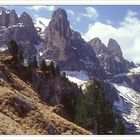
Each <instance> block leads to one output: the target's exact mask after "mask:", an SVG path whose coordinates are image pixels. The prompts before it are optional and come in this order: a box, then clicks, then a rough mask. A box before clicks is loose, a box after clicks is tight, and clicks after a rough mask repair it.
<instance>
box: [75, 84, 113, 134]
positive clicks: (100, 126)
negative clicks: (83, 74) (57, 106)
mask: <svg viewBox="0 0 140 140" xmlns="http://www.w3.org/2000/svg"><path fill="white" fill-rule="evenodd" d="M110 110H112V108H110V107H109V106H108V103H107V102H106V100H105V95H104V91H103V87H102V85H101V83H100V82H99V81H93V83H92V84H91V85H90V86H89V87H88V88H87V91H86V92H85V94H83V95H81V97H80V98H79V100H78V101H77V105H76V111H75V113H76V115H75V122H76V123H77V124H78V125H80V126H82V127H85V128H87V129H93V127H94V126H95V124H96V125H97V133H98V134H106V133H107V132H108V130H112V128H113V113H112V112H111V111H110Z"/></svg>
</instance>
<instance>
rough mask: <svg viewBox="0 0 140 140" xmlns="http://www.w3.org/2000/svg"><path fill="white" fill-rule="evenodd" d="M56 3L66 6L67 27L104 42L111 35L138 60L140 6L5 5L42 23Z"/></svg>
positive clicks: (139, 50)
mask: <svg viewBox="0 0 140 140" xmlns="http://www.w3.org/2000/svg"><path fill="white" fill-rule="evenodd" d="M58 7H61V8H64V9H65V10H66V12H67V14H68V19H69V21H70V24H71V27H72V28H73V29H74V30H77V31H79V32H80V33H81V34H82V36H83V38H84V39H85V40H86V41H88V40H90V39H92V38H94V37H99V38H100V39H101V40H102V42H103V43H104V44H105V45H107V43H108V40H109V38H114V39H115V40H117V41H118V43H119V44H120V46H121V48H122V50H123V54H124V57H125V58H126V59H129V60H130V61H131V60H132V61H134V62H138V63H140V55H139V54H140V6H6V8H7V9H15V10H16V12H17V13H18V14H19V15H20V14H21V13H22V12H24V11H25V12H27V13H29V14H30V15H31V16H32V18H33V19H36V20H42V21H43V22H44V23H45V24H46V26H47V25H48V23H49V21H50V19H51V15H52V12H53V11H54V10H55V9H56V8H58Z"/></svg>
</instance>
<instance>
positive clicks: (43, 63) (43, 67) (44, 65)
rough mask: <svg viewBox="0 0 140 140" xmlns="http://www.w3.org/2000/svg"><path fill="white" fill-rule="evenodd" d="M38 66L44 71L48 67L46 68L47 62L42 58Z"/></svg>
mask: <svg viewBox="0 0 140 140" xmlns="http://www.w3.org/2000/svg"><path fill="white" fill-rule="evenodd" d="M39 68H40V70H41V71H42V72H45V71H47V70H49V68H48V66H47V64H46V61H45V59H42V60H41V62H40V66H39Z"/></svg>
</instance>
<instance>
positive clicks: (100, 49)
mask: <svg viewBox="0 0 140 140" xmlns="http://www.w3.org/2000/svg"><path fill="white" fill-rule="evenodd" d="M89 44H90V45H91V46H92V48H93V50H94V51H95V53H96V54H97V55H100V54H103V53H107V48H106V46H105V45H104V44H103V43H102V41H101V40H100V39H99V38H98V37H96V38H94V39H92V40H90V41H89Z"/></svg>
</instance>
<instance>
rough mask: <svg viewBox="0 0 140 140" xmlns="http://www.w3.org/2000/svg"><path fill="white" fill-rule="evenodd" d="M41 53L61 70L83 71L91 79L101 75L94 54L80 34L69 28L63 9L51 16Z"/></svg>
mask: <svg viewBox="0 0 140 140" xmlns="http://www.w3.org/2000/svg"><path fill="white" fill-rule="evenodd" d="M42 53H43V57H44V58H45V59H52V60H54V61H56V62H57V63H58V64H59V65H60V68H61V70H70V71H79V70H85V71H88V73H89V75H92V76H93V77H97V75H100V73H101V72H100V71H101V68H100V66H99V62H98V60H97V58H96V55H95V52H94V51H93V50H92V49H91V47H90V45H89V44H88V43H87V42H85V41H84V39H82V37H81V35H80V33H78V32H77V31H74V30H72V29H71V28H70V24H69V21H68V19H67V14H66V12H65V11H64V10H63V9H60V8H59V9H57V10H56V11H54V13H53V14H52V20H51V21H50V23H49V25H48V27H47V29H46V31H45V47H44V48H43V50H42Z"/></svg>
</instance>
